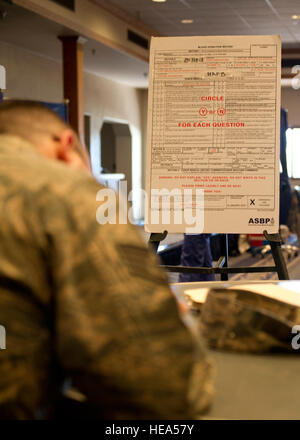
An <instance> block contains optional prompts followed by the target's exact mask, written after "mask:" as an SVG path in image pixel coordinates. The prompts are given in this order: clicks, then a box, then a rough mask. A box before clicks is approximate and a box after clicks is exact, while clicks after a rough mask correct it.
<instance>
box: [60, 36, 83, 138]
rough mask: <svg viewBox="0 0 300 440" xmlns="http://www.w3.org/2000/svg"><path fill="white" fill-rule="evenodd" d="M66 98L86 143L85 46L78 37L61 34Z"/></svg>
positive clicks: (78, 129)
mask: <svg viewBox="0 0 300 440" xmlns="http://www.w3.org/2000/svg"><path fill="white" fill-rule="evenodd" d="M59 39H60V40H61V42H62V48H63V85H64V98H65V99H67V100H68V101H69V122H70V125H71V127H72V128H73V129H74V130H75V131H76V133H77V134H78V136H79V138H80V140H81V142H82V143H83V144H84V112H83V110H84V96H83V46H82V44H81V43H79V42H78V37H76V36H75V37H72V36H71V37H70V36H61V37H59Z"/></svg>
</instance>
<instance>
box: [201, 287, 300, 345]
mask: <svg viewBox="0 0 300 440" xmlns="http://www.w3.org/2000/svg"><path fill="white" fill-rule="evenodd" d="M270 288H271V287H270ZM299 322H300V309H299V307H297V306H294V305H292V304H288V303H285V302H282V301H278V300H277V299H273V298H268V297H266V296H263V295H258V294H255V293H253V292H251V291H250V292H248V291H245V290H239V288H238V286H236V287H235V288H231V289H222V288H219V289H217V288H215V289H210V290H209V292H208V294H207V298H206V301H205V303H204V304H203V306H202V307H201V324H200V326H201V329H202V333H203V336H204V338H205V339H206V341H207V344H208V345H209V346H210V347H211V348H214V349H222V350H231V351H238V352H247V353H265V352H278V351H281V352H291V353H296V352H295V351H294V350H293V347H292V345H291V341H292V337H293V334H292V332H291V331H292V328H293V326H294V325H296V324H298V323H299Z"/></svg>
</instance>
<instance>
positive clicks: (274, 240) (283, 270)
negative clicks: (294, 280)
mask: <svg viewBox="0 0 300 440" xmlns="http://www.w3.org/2000/svg"><path fill="white" fill-rule="evenodd" d="M264 236H265V238H266V240H268V241H269V242H270V245H271V250H272V255H273V258H274V263H275V266H276V269H277V274H278V278H279V279H280V280H289V273H288V270H287V267H286V264H285V259H284V257H283V255H282V250H281V238H280V235H279V234H278V233H277V234H268V232H267V231H264Z"/></svg>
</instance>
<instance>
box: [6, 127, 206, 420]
mask: <svg viewBox="0 0 300 440" xmlns="http://www.w3.org/2000/svg"><path fill="white" fill-rule="evenodd" d="M100 188H101V187H100V186H99V184H98V183H97V182H96V181H95V180H94V179H93V178H92V177H91V176H89V175H88V173H86V172H78V171H76V172H75V171H74V170H72V169H71V168H70V167H68V166H66V165H65V164H62V163H59V162H57V161H54V160H53V161H52V160H49V159H45V158H43V157H41V156H39V155H38V154H37V153H36V152H35V151H34V149H33V148H32V147H31V146H30V145H29V144H26V143H25V142H24V141H22V140H20V139H18V138H15V137H11V136H3V135H2V136H0V211H1V212H0V218H1V228H0V325H3V326H5V328H6V333H7V342H6V347H7V348H6V350H0V418H20V419H22V418H44V417H49V416H50V415H51V414H52V411H53V409H54V408H55V405H56V401H57V398H58V395H59V390H60V386H61V384H62V383H63V381H64V380H65V379H66V378H71V379H72V383H73V384H74V385H75V386H76V388H77V389H78V390H79V391H81V392H82V393H83V394H84V395H85V396H86V397H87V400H88V403H89V404H90V405H93V407H94V408H96V410H95V411H96V415H98V416H99V417H104V418H133V419H135V418H186V417H191V416H193V414H194V413H195V412H198V411H201V410H203V409H204V408H205V407H207V406H208V405H209V403H210V399H211V394H212V386H211V379H210V375H211V368H210V364H209V362H208V361H207V359H206V356H205V355H204V354H203V351H202V349H201V346H200V345H199V343H198V341H197V344H198V349H197V350H196V354H195V350H194V346H195V344H194V342H195V341H193V340H192V338H191V336H190V334H189V332H188V331H187V330H186V328H185V327H184V325H183V323H182V322H181V320H180V319H179V317H178V312H177V306H176V304H175V301H174V299H173V297H172V295H171V293H170V291H169V288H168V286H167V281H166V277H165V275H164V273H162V272H161V271H160V270H159V269H158V267H157V261H156V257H155V255H152V254H151V253H150V252H148V250H147V248H146V246H145V244H144V243H143V240H142V239H141V237H140V236H139V234H138V232H137V231H136V229H135V228H134V227H132V226H131V225H109V224H107V225H102V226H101V225H99V224H98V223H97V222H96V210H97V208H98V207H99V202H96V194H97V192H98V190H99V189H100ZM196 339H197V337H196V336H195V340H196ZM188 390H189V391H188ZM187 394H188V397H187ZM188 401H189V404H188ZM94 415H95V413H94Z"/></svg>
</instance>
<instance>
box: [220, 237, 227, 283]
mask: <svg viewBox="0 0 300 440" xmlns="http://www.w3.org/2000/svg"><path fill="white" fill-rule="evenodd" d="M221 255H222V256H224V258H225V261H224V265H223V267H228V234H222V236H221ZM221 281H228V273H221Z"/></svg>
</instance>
